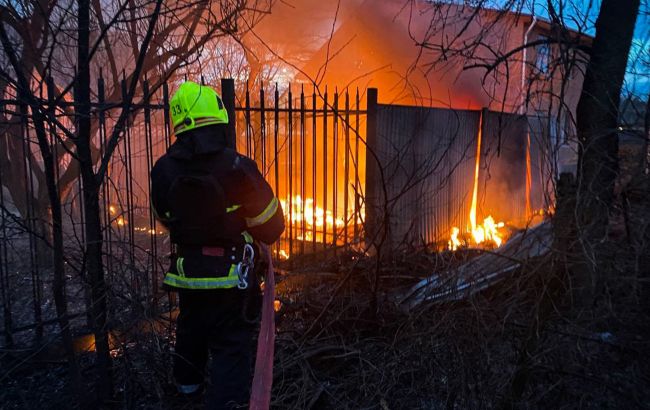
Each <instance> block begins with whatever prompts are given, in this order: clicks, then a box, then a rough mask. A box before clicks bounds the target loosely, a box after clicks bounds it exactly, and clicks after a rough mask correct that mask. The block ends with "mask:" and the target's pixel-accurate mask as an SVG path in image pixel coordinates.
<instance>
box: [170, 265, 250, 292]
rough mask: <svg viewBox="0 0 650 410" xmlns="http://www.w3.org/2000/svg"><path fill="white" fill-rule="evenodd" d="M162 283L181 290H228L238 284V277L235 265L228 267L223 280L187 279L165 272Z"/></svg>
mask: <svg viewBox="0 0 650 410" xmlns="http://www.w3.org/2000/svg"><path fill="white" fill-rule="evenodd" d="M163 282H164V283H165V284H166V285H169V286H173V287H176V288H183V289H228V288H234V287H235V286H237V285H238V284H239V277H238V276H237V265H230V271H229V272H228V276H226V277H223V278H187V277H185V276H179V275H176V274H174V273H171V272H167V274H166V275H165V280H164V281H163Z"/></svg>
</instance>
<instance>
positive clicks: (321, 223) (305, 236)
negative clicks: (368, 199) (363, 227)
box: [280, 195, 363, 242]
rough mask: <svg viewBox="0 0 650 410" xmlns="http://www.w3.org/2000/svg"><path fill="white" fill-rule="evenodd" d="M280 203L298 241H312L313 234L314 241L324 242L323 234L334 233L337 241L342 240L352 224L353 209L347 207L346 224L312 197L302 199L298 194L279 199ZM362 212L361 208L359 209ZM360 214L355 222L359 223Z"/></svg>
mask: <svg viewBox="0 0 650 410" xmlns="http://www.w3.org/2000/svg"><path fill="white" fill-rule="evenodd" d="M280 204H281V205H282V209H283V210H284V216H285V219H286V221H287V222H288V223H290V224H291V225H292V226H293V228H294V229H296V230H297V231H298V234H297V235H296V237H295V238H296V239H297V240H299V241H312V240H314V234H315V235H316V238H315V240H316V242H325V238H324V235H325V234H327V235H328V236H330V235H336V239H337V242H338V241H341V240H343V236H344V235H347V234H348V233H347V232H346V230H347V229H349V228H352V227H353V226H354V213H355V211H354V209H348V211H347V215H348V216H349V217H350V220H348V223H347V224H346V220H345V217H341V216H338V215H337V216H336V217H334V213H333V212H332V211H331V210H329V209H327V210H325V209H323V208H322V207H321V206H319V205H317V204H316V203H315V202H314V199H313V198H305V199H303V198H302V197H301V196H300V195H295V196H293V197H292V198H291V199H289V198H287V199H281V200H280ZM360 214H361V215H362V214H363V210H361V211H360ZM361 215H358V216H357V223H359V224H360V223H361V219H362V217H361Z"/></svg>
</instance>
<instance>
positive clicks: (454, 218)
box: [249, 0, 590, 248]
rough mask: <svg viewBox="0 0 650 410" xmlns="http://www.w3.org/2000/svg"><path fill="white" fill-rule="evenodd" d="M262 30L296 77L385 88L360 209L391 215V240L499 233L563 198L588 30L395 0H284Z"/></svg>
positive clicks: (382, 217) (378, 217) (386, 219)
mask: <svg viewBox="0 0 650 410" xmlns="http://www.w3.org/2000/svg"><path fill="white" fill-rule="evenodd" d="M307 17H308V18H307ZM282 21H291V22H292V24H291V25H290V27H288V26H286V25H282V24H281V23H280V22H282ZM279 26H282V27H284V29H283V30H277V27H279ZM254 36H255V38H256V39H258V40H259V43H260V44H257V45H258V47H257V50H264V49H265V47H266V50H267V51H266V52H267V53H268V52H270V51H269V50H273V53H274V55H276V56H277V55H281V56H282V60H283V64H286V65H284V66H283V68H281V69H278V72H279V73H281V76H280V77H281V78H282V79H283V80H285V81H293V82H295V83H298V84H316V85H318V86H323V85H325V84H326V85H327V86H328V87H329V89H330V91H331V90H332V87H333V86H338V89H339V90H342V89H343V90H347V89H354V88H357V87H358V88H360V89H362V90H363V89H367V88H368V87H372V88H376V89H378V90H379V92H378V94H377V100H376V101H375V100H373V101H372V103H371V102H370V99H369V100H368V101H369V103H368V106H367V107H366V108H367V112H368V116H367V118H365V117H362V119H361V123H362V124H361V128H360V129H357V131H359V130H363V129H364V128H365V130H367V135H365V138H366V140H365V144H362V145H363V148H366V149H367V150H368V151H367V152H366V155H365V157H367V158H368V161H365V157H364V161H363V162H361V161H358V162H359V163H358V164H357V165H361V166H362V167H364V168H365V170H364V171H365V172H361V173H360V177H361V179H362V181H361V186H363V187H365V192H363V197H364V198H365V211H366V212H365V213H364V215H357V217H358V218H364V219H365V217H367V220H364V222H366V225H367V226H369V227H370V231H373V229H374V228H372V227H373V226H375V227H377V226H380V225H383V226H384V227H385V228H386V229H387V231H388V232H389V235H388V238H389V240H390V241H391V243H393V244H399V243H402V244H403V243H409V244H413V243H419V244H431V243H442V244H446V245H447V246H449V247H451V248H454V247H456V246H459V244H461V243H463V244H468V245H476V244H478V243H481V242H489V243H490V244H491V245H493V246H494V245H496V246H498V245H499V244H500V242H501V241H502V240H503V239H504V237H505V236H507V232H506V231H507V229H504V228H507V227H516V228H521V227H524V226H527V225H528V224H530V223H532V222H534V220H536V219H539V218H538V217H539V216H540V214H543V213H544V212H546V211H549V210H552V208H553V181H554V176H555V175H556V172H557V171H558V170H559V169H560V168H566V167H572V166H573V164H574V162H575V151H576V150H575V149H574V148H573V146H572V145H571V144H569V141H570V140H569V136H570V135H571V133H572V132H571V128H572V127H571V122H570V120H569V119H570V118H573V113H574V112H575V107H576V105H577V101H578V97H579V93H580V89H581V86H582V72H583V70H582V68H584V64H585V59H584V58H583V57H584V56H583V55H581V54H580V52H579V51H576V50H577V49H578V48H579V47H577V46H579V45H584V44H587V43H589V41H590V38H589V37H587V36H585V35H582V34H581V33H578V32H571V31H568V32H567V31H566V30H564V31H562V30H560V29H559V28H558V27H556V26H554V25H553V24H551V23H550V22H548V21H546V20H544V19H540V18H536V17H534V16H531V15H526V14H521V13H517V12H508V11H496V10H488V9H475V8H472V7H468V6H464V5H457V4H450V3H441V2H429V1H411V2H403V1H398V0H387V1H381V2H376V1H368V0H365V1H364V0H356V1H348V2H343V3H340V4H337V3H332V4H329V3H323V2H317V1H315V0H311V1H309V0H308V1H305V2H300V3H299V4H295V5H291V6H289V5H285V4H279V5H278V7H276V8H275V9H274V10H273V12H272V14H271V15H270V16H268V17H267V18H266V19H264V20H262V22H261V23H260V24H259V25H258V26H256V27H255V28H254ZM560 37H561V39H562V42H560V43H561V44H563V45H562V46H560V45H558V42H557V39H558V38H560ZM250 42H251V41H250V40H249V43H250ZM252 43H256V41H255V40H252ZM524 45H530V46H528V47H524ZM261 53H262V54H264V51H261ZM567 56H568V57H567ZM558 95H561V96H562V97H561V98H562V100H561V101H559V100H558V97H557V96H558ZM367 97H368V96H367ZM363 100H366V99H365V98H362V101H363ZM371 104H374V105H373V106H372V107H371ZM366 120H367V123H366ZM330 152H331V151H330ZM325 154H326V156H328V155H331V154H328V151H326V152H325ZM364 164H365V165H364ZM333 166H334V167H336V166H337V165H336V164H334V165H333ZM323 175H325V174H323ZM323 175H321V178H322V176H323ZM330 181H331V179H330ZM319 183H320V182H319ZM357 183H358V181H356V182H354V184H355V186H356V184H357ZM335 190H336V188H335ZM341 194H342V193H341V192H339V195H341ZM357 194H358V192H357ZM331 195H332V192H330V197H331ZM303 198H304V197H303ZM310 200H312V201H315V202H318V201H319V200H318V199H310ZM301 201H302V199H301ZM320 201H322V199H321V200H320ZM325 201H326V202H327V199H325ZM297 203H301V202H300V201H298V202H297ZM322 205H323V204H322V203H320V206H322ZM288 206H289V207H290V208H291V209H293V208H294V206H295V205H293V204H289V205H288ZM332 206H334V207H335V208H336V206H335V205H334V204H329V205H327V204H326V206H322V207H323V208H329V209H330V210H332ZM338 212H339V215H340V214H341V210H339V211H338ZM312 213H313V212H312ZM295 214H296V215H300V214H301V212H300V211H299V210H296V212H295ZM323 215H324V214H323ZM339 222H340V221H339ZM292 223H298V221H297V220H296V221H294V220H293V219H292ZM335 225H336V222H333V225H332V226H333V227H334V226H335Z"/></svg>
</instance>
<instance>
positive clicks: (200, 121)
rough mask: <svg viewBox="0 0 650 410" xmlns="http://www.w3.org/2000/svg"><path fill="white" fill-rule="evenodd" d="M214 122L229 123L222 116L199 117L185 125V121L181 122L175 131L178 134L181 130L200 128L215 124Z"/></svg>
mask: <svg viewBox="0 0 650 410" xmlns="http://www.w3.org/2000/svg"><path fill="white" fill-rule="evenodd" d="M214 124H227V122H224V121H223V120H222V119H220V118H197V119H195V120H194V123H193V124H190V125H185V123H184V122H183V123H180V124H179V125H178V126H176V128H174V133H176V134H178V133H181V132H185V131H189V130H192V129H194V128H199V127H203V126H206V125H214Z"/></svg>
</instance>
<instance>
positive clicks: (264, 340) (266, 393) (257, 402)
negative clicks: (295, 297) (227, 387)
mask: <svg viewBox="0 0 650 410" xmlns="http://www.w3.org/2000/svg"><path fill="white" fill-rule="evenodd" d="M262 253H264V254H265V255H266V259H267V264H268V270H267V272H266V279H265V281H264V296H263V300H262V323H261V325H260V334H259V337H258V339H257V356H256V360H255V374H254V375H253V386H252V389H251V399H250V407H249V409H251V410H267V409H268V408H269V406H270V404H271V387H272V386H273V354H274V351H275V310H274V309H273V304H274V301H275V277H274V275H273V262H272V260H271V252H270V251H269V249H268V247H267V246H266V245H262Z"/></svg>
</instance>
